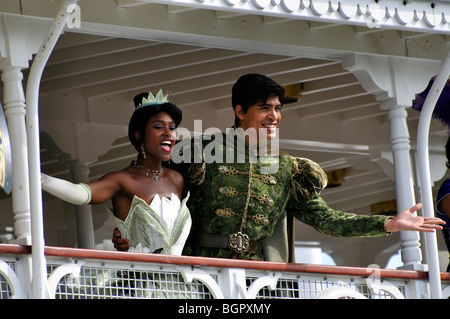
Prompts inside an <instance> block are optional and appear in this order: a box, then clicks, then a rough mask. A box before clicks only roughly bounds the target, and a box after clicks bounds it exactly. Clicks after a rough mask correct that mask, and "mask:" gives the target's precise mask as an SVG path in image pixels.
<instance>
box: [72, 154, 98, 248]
mask: <svg viewBox="0 0 450 319" xmlns="http://www.w3.org/2000/svg"><path fill="white" fill-rule="evenodd" d="M70 172H71V173H72V178H73V182H74V183H87V182H88V181H89V167H88V165H87V164H84V163H80V162H78V161H74V162H72V163H71V164H70ZM75 210H76V220H77V236H78V247H79V248H91V249H94V248H95V238H94V224H93V221H92V209H91V205H84V206H80V205H76V206H75Z"/></svg>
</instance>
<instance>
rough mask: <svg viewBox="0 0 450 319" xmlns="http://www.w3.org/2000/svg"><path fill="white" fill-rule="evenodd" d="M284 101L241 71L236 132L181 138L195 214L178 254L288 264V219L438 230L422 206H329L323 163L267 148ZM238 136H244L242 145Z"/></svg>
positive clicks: (379, 230) (378, 232)
mask: <svg viewBox="0 0 450 319" xmlns="http://www.w3.org/2000/svg"><path fill="white" fill-rule="evenodd" d="M286 101H287V100H286V97H285V94H284V88H283V87H281V86H280V85H279V84H277V83H276V82H274V81H273V80H272V79H270V78H268V77H266V76H264V75H260V74H247V75H244V76H242V77H240V78H239V79H238V81H237V82H236V83H235V84H234V86H233V91H232V105H233V109H234V112H235V127H234V128H235V129H234V130H230V131H229V132H228V134H221V135H215V137H214V138H211V139H209V138H208V139H205V138H203V139H195V138H194V139H193V140H192V141H188V142H187V141H186V140H184V141H182V142H180V143H181V144H179V145H178V146H179V149H180V153H179V154H180V155H182V156H184V155H185V153H186V150H188V151H189V152H190V156H185V157H184V162H182V163H179V164H177V165H175V167H174V168H176V169H177V170H178V171H180V172H181V173H182V174H183V176H184V179H185V189H186V191H190V193H191V198H190V200H189V202H188V206H189V209H190V211H191V215H192V229H191V235H190V239H189V240H188V242H187V243H186V246H185V248H184V252H183V254H185V255H193V256H206V257H219V258H239V259H251V260H269V261H278V262H288V261H292V260H293V259H292V254H290V248H289V242H290V240H289V224H290V223H289V219H290V218H292V217H295V218H297V219H299V220H300V221H302V222H304V223H306V224H308V225H310V226H312V227H314V228H315V229H316V230H318V231H319V232H321V233H323V234H327V235H332V236H345V237H369V236H370V237H376V236H386V235H388V234H390V233H391V232H395V231H400V230H413V231H425V232H429V231H434V229H441V228H442V227H441V226H440V225H439V224H442V223H443V221H442V220H440V219H439V218H422V217H418V216H415V215H413V214H412V213H414V212H415V211H417V210H418V209H420V207H421V205H420V204H417V205H415V206H413V207H411V208H410V209H407V210H405V211H402V212H400V213H398V214H397V215H396V216H395V217H388V216H365V215H356V214H352V213H345V212H340V211H336V210H334V209H332V208H330V207H328V206H327V205H326V203H325V202H324V201H323V199H322V198H321V197H320V192H321V191H322V190H323V189H324V188H325V187H326V185H327V178H326V174H325V173H324V171H323V170H322V169H321V168H320V166H319V165H318V164H316V163H315V162H313V161H311V160H309V159H305V158H298V157H292V156H290V155H288V154H279V153H278V152H277V147H276V146H277V145H275V147H272V148H271V147H270V142H271V141H275V140H276V137H277V136H276V134H277V127H278V124H279V122H280V120H281V109H282V106H283V104H284V103H285V102H286ZM230 132H232V134H230ZM220 137H222V138H220ZM239 140H243V141H245V143H244V145H243V146H242V147H240V144H239ZM183 142H184V144H183ZM267 144H269V146H268V147H261V146H262V145H267ZM211 146H212V147H211ZM272 146H273V145H272ZM207 148H208V149H207ZM207 150H208V152H207ZM188 155H189V154H188ZM208 155H209V157H208ZM217 159H219V160H217ZM221 159H222V160H221ZM113 242H114V244H115V247H116V248H117V249H118V250H126V249H127V247H128V246H127V240H126V239H121V238H120V234H119V233H118V232H117V231H115V233H114V235H113ZM290 255H291V256H290Z"/></svg>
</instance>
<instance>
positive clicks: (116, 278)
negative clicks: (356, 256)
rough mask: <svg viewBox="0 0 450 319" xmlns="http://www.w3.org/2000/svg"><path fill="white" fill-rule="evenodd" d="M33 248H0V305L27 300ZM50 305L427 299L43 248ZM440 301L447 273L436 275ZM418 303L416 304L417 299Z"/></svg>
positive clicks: (397, 274) (341, 271)
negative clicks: (159, 300) (95, 301)
mask: <svg viewBox="0 0 450 319" xmlns="http://www.w3.org/2000/svg"><path fill="white" fill-rule="evenodd" d="M30 253H31V248H30V247H29V246H22V245H9V244H0V298H2V299H8V298H27V291H30V287H27V284H26V279H25V278H27V277H26V274H25V272H26V267H27V266H26V264H27V263H29V256H30ZM45 255H46V260H47V273H48V277H47V278H48V279H47V298H56V299H80V298H81V299H116V298H120V299H124V298H133V299H137V298H139V299H140V298H183V299H187V298H189V299H313V298H330V299H335V298H368V299H405V298H406V299H415V298H429V297H428V296H429V291H428V290H429V288H428V273H427V272H420V271H408V270H389V269H379V268H377V267H376V266H372V267H370V268H360V267H340V266H323V265H311V264H285V263H274V262H255V261H248V260H229V259H217V258H202V257H186V256H169V255H155V254H139V253H124V252H113V251H106V250H92V249H76V248H62V247H45ZM441 279H442V288H443V290H442V295H443V298H449V297H450V273H441ZM417 296H419V297H417Z"/></svg>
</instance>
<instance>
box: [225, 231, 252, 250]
mask: <svg viewBox="0 0 450 319" xmlns="http://www.w3.org/2000/svg"><path fill="white" fill-rule="evenodd" d="M228 247H229V248H230V249H231V250H233V251H234V252H236V253H238V254H243V253H245V252H246V251H247V250H248V248H249V247H250V238H249V237H248V235H247V234H243V233H242V232H240V231H239V232H237V233H235V234H230V235H228Z"/></svg>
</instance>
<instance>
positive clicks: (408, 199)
mask: <svg viewBox="0 0 450 319" xmlns="http://www.w3.org/2000/svg"><path fill="white" fill-rule="evenodd" d="M388 117H389V120H390V130H391V137H390V144H391V150H392V155H393V159H394V174H395V187H396V193H397V210H398V211H402V210H405V209H408V208H410V207H411V206H413V205H415V204H416V200H415V196H414V180H413V171H412V164H411V155H410V150H411V146H410V141H409V132H408V126H407V122H406V118H407V112H406V106H401V105H394V106H391V107H390V108H389V114H388ZM419 240H420V237H419V233H418V232H411V231H408V232H401V233H400V248H401V255H402V261H403V263H404V267H405V268H408V269H415V270H419V269H423V265H422V264H421V262H422V253H421V250H420V243H419Z"/></svg>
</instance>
